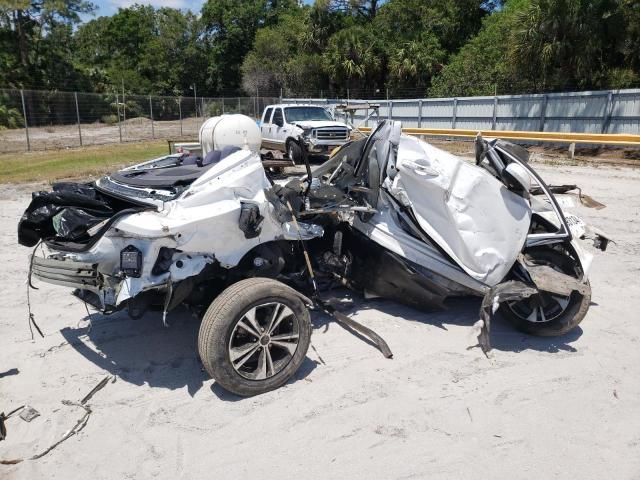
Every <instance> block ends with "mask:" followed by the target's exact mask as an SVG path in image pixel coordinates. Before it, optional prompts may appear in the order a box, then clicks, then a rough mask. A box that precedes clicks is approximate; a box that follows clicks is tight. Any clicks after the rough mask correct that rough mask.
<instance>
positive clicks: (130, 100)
mask: <svg viewBox="0 0 640 480" xmlns="http://www.w3.org/2000/svg"><path fill="white" fill-rule="evenodd" d="M277 102H278V98H272V97H246V98H242V97H241V98H205V97H161V96H154V95H129V94H126V93H124V94H123V93H122V92H119V93H116V92H113V93H105V94H100V93H74V92H48V91H40V90H3V89H0V153H1V152H19V151H30V150H46V149H60V148H68V147H80V146H87V145H99V144H107V143H119V142H132V141H140V140H151V139H165V140H168V139H182V138H184V139H195V138H197V136H198V131H199V130H200V127H201V126H202V123H203V122H204V121H205V120H206V119H207V118H209V117H212V116H216V115H221V114H223V113H242V114H244V115H248V116H250V117H254V118H256V119H258V118H259V116H260V114H261V112H262V110H263V109H264V107H265V105H268V104H270V103H277Z"/></svg>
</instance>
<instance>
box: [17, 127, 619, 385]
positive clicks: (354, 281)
mask: <svg viewBox="0 0 640 480" xmlns="http://www.w3.org/2000/svg"><path fill="white" fill-rule="evenodd" d="M476 149H477V158H476V160H477V162H476V163H477V165H473V164H471V163H468V162H466V161H464V160H462V159H460V158H457V157H455V156H453V155H451V154H449V153H447V152H444V151H442V150H439V149H437V148H435V147H434V146H432V145H430V144H428V143H426V142H424V141H421V140H418V139H416V138H413V137H408V136H403V135H401V125H400V123H399V122H382V123H380V124H379V125H378V127H377V128H376V129H375V130H374V131H373V132H372V134H371V135H370V136H369V137H367V138H364V139H361V140H356V141H353V142H350V143H348V144H346V145H344V146H343V147H342V148H341V149H340V150H339V151H338V152H337V153H336V154H335V155H334V156H333V157H332V158H331V159H330V160H328V161H327V162H326V163H324V164H322V165H321V166H319V167H318V168H317V169H316V170H315V171H314V172H313V173H311V170H310V168H308V169H307V171H308V174H307V175H306V176H305V177H302V178H293V179H289V180H288V181H286V183H285V182H282V181H280V182H274V181H273V180H272V179H270V178H269V177H268V176H267V174H266V173H265V170H264V168H263V166H262V163H261V159H260V156H259V154H257V153H255V152H252V151H249V150H242V149H240V150H237V151H233V149H227V151H226V152H221V153H220V155H217V157H216V161H215V162H212V163H209V164H205V163H203V162H202V161H200V162H198V163H195V164H189V161H188V160H187V159H186V158H185V157H184V156H181V155H170V156H168V157H164V158H161V159H156V160H153V161H151V162H147V163H143V164H140V165H137V166H134V167H130V168H127V169H124V170H121V171H119V172H117V173H114V174H112V175H109V176H106V177H104V178H102V179H100V180H98V181H96V182H95V183H91V184H69V183H63V184H57V185H54V188H53V192H37V193H34V196H33V201H32V203H31V205H30V206H29V207H28V209H27V210H26V212H25V214H24V216H23V218H22V220H21V222H20V225H19V240H20V243H22V244H23V245H25V246H29V247H36V248H35V249H34V253H33V255H32V257H31V268H30V276H32V277H35V278H38V279H39V280H42V281H45V282H49V283H54V284H59V285H63V286H66V287H70V288H73V289H74V294H75V295H76V296H77V297H79V298H80V299H82V300H83V301H85V302H87V303H89V304H91V305H92V306H93V307H95V308H96V309H98V310H100V311H101V312H103V313H105V314H108V313H111V312H114V311H116V310H119V309H122V308H127V309H128V311H129V313H130V315H131V316H133V317H136V316H139V315H142V314H143V313H144V311H145V310H146V309H147V308H149V307H156V308H159V309H161V310H162V311H163V312H164V315H163V320H164V321H166V314H167V312H170V311H171V310H172V309H173V308H175V307H176V306H178V305H180V304H186V305H187V306H189V307H191V308H194V309H197V310H198V311H199V312H204V315H203V319H202V324H201V328H200V333H199V353H200V357H201V359H202V362H203V364H204V366H205V368H206V370H207V372H209V374H211V376H212V377H214V378H215V380H216V381H217V382H219V383H220V384H221V385H222V386H223V387H225V388H226V389H228V390H230V391H232V392H234V393H236V394H239V395H244V396H246V395H254V394H258V393H261V392H265V391H267V390H271V389H274V388H277V387H279V386H281V385H283V384H284V383H285V382H286V381H287V380H288V379H289V378H290V377H291V376H292V375H293V374H294V373H295V371H296V370H297V369H298V367H299V366H300V364H301V363H302V361H303V359H304V357H305V355H306V352H307V349H308V347H309V341H310V335H311V323H310V316H309V311H308V309H309V308H311V307H314V308H319V309H321V310H324V311H325V312H328V313H331V314H333V315H334V317H335V318H336V319H337V320H338V321H340V322H343V323H346V324H348V325H349V326H350V327H352V328H355V329H356V330H358V331H359V332H361V333H363V334H364V335H367V336H369V337H370V338H372V339H373V340H374V342H375V343H376V344H377V345H378V346H379V347H380V348H381V350H382V351H383V353H385V355H386V356H391V352H390V350H389V348H388V346H387V345H386V343H384V340H382V339H381V338H380V337H378V336H377V335H376V334H375V333H374V332H372V331H371V330H369V329H367V328H366V327H363V326H361V325H358V324H357V323H355V322H353V321H352V320H351V319H349V318H348V317H346V316H344V315H342V314H340V313H339V312H336V311H335V310H334V309H333V308H332V307H331V306H330V305H329V304H328V303H327V302H326V292H327V291H328V290H329V289H331V288H332V287H334V286H346V287H349V288H352V289H354V290H356V291H359V292H363V293H367V294H372V295H375V296H379V297H385V298H389V299H393V300H396V301H398V302H402V303H405V304H408V305H410V306H413V307H416V308H422V309H433V308H442V307H443V306H444V301H445V300H446V299H448V298H451V297H458V296H468V295H473V296H479V297H484V301H483V304H482V308H481V312H480V318H481V324H480V325H481V326H482V333H481V335H480V338H479V340H480V345H481V346H483V348H484V349H485V350H487V349H488V348H489V343H488V333H489V332H488V330H489V320H490V317H491V315H492V314H493V313H495V311H496V309H497V308H498V306H499V308H500V310H501V311H502V313H503V314H504V316H505V317H506V318H507V319H509V320H510V321H511V322H513V324H514V326H515V327H516V328H519V329H521V330H523V331H525V332H529V333H532V334H537V335H560V334H563V333H565V332H568V331H569V330H571V329H572V328H574V327H575V326H576V325H578V324H579V323H580V321H581V320H582V319H583V318H584V316H585V315H586V313H587V310H588V308H589V303H590V298H591V287H590V285H589V281H588V273H589V267H590V265H591V259H592V256H591V255H590V254H588V253H587V252H585V251H584V250H583V249H582V248H581V246H580V245H579V243H578V238H579V237H587V236H589V232H588V231H587V229H586V227H585V225H584V224H583V223H582V222H581V221H580V220H579V219H578V218H577V217H574V216H569V215H567V214H565V213H563V211H562V209H561V208H560V206H559V204H558V202H557V200H556V198H555V197H554V194H553V192H552V191H551V189H550V188H549V187H547V186H546V185H545V183H544V182H543V180H542V179H541V178H540V177H539V175H538V174H537V173H536V172H535V171H534V170H533V169H532V168H531V166H530V165H529V164H528V163H527V152H526V150H524V149H522V148H521V147H518V146H515V145H511V144H507V143H504V142H501V141H495V140H494V141H486V140H484V139H482V138H478V139H477V141H476ZM307 167H308V163H307ZM594 237H595V240H596V242H597V243H598V245H599V246H600V247H601V248H602V249H604V248H606V242H607V240H606V239H605V238H604V237H602V236H600V235H599V234H595V235H594Z"/></svg>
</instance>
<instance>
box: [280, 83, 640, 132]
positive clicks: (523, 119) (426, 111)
mask: <svg viewBox="0 0 640 480" xmlns="http://www.w3.org/2000/svg"><path fill="white" fill-rule="evenodd" d="M283 102H287V103H311V104H317V105H328V106H335V105H338V104H345V103H347V100H346V99H319V98H306V99H302V98H289V99H283ZM348 103H349V105H353V104H367V103H369V104H378V105H380V109H379V115H380V117H382V118H392V119H394V120H401V121H402V122H403V126H404V127H418V128H464V129H477V130H522V131H534V132H537V131H541V132H542V131H546V132H574V133H627V134H640V89H633V90H605V91H598V92H571V93H548V94H535V95H500V96H495V97H464V98H463V97H461V98H422V99H409V100H354V99H350V100H348ZM366 114H367V113H366V112H365V111H358V112H357V113H356V114H355V115H354V120H355V121H356V122H357V121H359V120H362V119H364V118H365V116H366Z"/></svg>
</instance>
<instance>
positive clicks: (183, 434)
mask: <svg viewBox="0 0 640 480" xmlns="http://www.w3.org/2000/svg"><path fill="white" fill-rule="evenodd" d="M539 170H540V171H541V173H542V174H543V175H544V177H545V178H546V179H547V180H549V181H550V182H554V183H557V182H571V183H577V184H579V185H581V186H582V187H583V190H584V191H585V192H586V193H588V194H590V195H592V196H593V197H594V198H596V199H597V200H599V201H601V202H603V203H605V204H606V205H607V208H605V209H603V210H593V209H586V208H579V209H576V212H577V213H578V214H579V215H581V216H583V217H584V218H585V219H587V220H588V221H590V222H592V223H593V224H595V225H597V226H599V227H600V228H602V229H604V230H605V231H608V233H610V235H612V236H613V238H614V239H615V241H616V243H615V244H613V245H611V246H610V248H609V250H608V251H607V252H606V253H603V254H601V253H596V258H595V260H594V265H593V270H592V277H591V278H592V280H591V283H592V286H593V304H592V306H591V309H590V312H589V314H588V315H587V317H586V319H585V320H584V322H583V323H582V325H581V328H578V329H577V330H575V331H574V332H572V333H570V334H568V335H566V336H564V337H561V338H533V337H528V336H525V335H522V334H520V333H517V332H515V331H514V330H512V329H511V327H509V326H508V325H507V324H505V323H504V322H502V321H501V320H499V319H498V320H496V321H495V322H494V329H493V332H492V338H493V344H494V348H495V349H494V351H493V352H492V357H491V359H489V360H488V359H487V358H485V357H484V356H483V355H482V353H481V352H480V351H479V350H478V349H471V350H468V349H467V347H468V346H469V345H472V344H474V343H475V342H474V340H473V338H471V325H472V324H473V323H474V322H475V321H476V320H477V310H478V307H479V302H478V301H476V300H468V301H462V302H457V303H452V304H451V305H450V308H449V310H448V311H446V312H439V313H430V314H429V313H422V312H418V311H415V310H411V309H408V308H405V307H401V306H398V305H395V304H393V303H390V302H385V301H374V302H370V303H368V304H367V305H363V304H362V302H361V301H360V300H358V299H356V300H355V301H354V304H353V305H352V307H353V308H352V314H353V315H354V317H355V318H356V319H358V320H359V321H361V322H363V323H364V324H366V325H367V326H369V327H371V328H373V329H374V330H376V331H377V332H378V333H380V334H381V335H382V336H383V337H384V338H385V339H386V340H387V341H388V343H389V345H390V346H391V349H392V350H393V351H394V354H395V357H394V359H393V360H386V359H384V358H383V357H382V355H381V354H380V353H379V352H378V351H376V350H375V349H373V348H372V347H371V346H370V345H368V344H366V343H363V342H362V341H360V340H358V339H357V338H355V337H354V336H352V335H351V334H350V333H348V332H346V331H345V330H343V329H342V328H341V327H339V326H338V325H336V324H333V323H327V318H326V317H324V316H321V315H315V316H314V322H315V330H314V333H313V336H312V343H313V348H312V349H310V350H309V354H308V359H307V360H306V362H305V364H304V365H303V367H302V369H301V371H300V372H299V373H298V375H297V377H296V378H295V380H294V381H292V382H290V383H289V384H288V385H287V386H285V387H284V388H281V389H279V390H277V391H275V392H271V393H268V394H265V395H261V396H259V397H255V398H249V399H241V398H238V397H235V396H233V395H230V394H227V393H225V392H224V391H223V390H221V389H220V388H219V387H218V386H216V384H215V383H214V382H213V381H212V380H210V379H209V378H207V376H206V375H205V374H204V373H203V372H202V371H201V369H200V366H199V364H198V362H197V360H196V356H195V345H196V335H197V331H198V321H197V320H196V319H193V318H191V317H189V316H188V315H187V314H186V313H185V312H178V313H176V314H174V315H172V316H171V317H170V321H171V327H170V328H164V327H163V326H162V324H161V319H160V315H159V314H148V315H146V316H145V317H143V318H142V319H140V320H138V321H132V320H129V319H128V318H127V317H126V315H124V314H116V315H113V316H111V317H103V316H100V315H98V314H93V315H92V324H93V326H92V328H91V329H89V328H88V326H89V322H88V321H87V314H86V312H85V310H84V306H83V305H82V304H80V303H79V302H78V301H76V300H75V299H74V298H73V297H71V296H70V295H68V294H67V292H66V291H65V290H64V289H63V288H61V287H53V286H48V285H39V286H40V290H38V291H32V293H31V302H32V305H33V311H34V314H35V318H36V319H37V321H38V322H39V324H40V326H41V327H42V330H43V331H44V333H45V338H43V339H42V338H36V340H35V341H31V339H30V335H29V328H28V326H27V313H26V303H25V299H26V285H25V279H26V271H27V254H28V253H29V252H28V250H27V249H25V248H23V247H20V246H18V245H17V243H16V233H15V232H16V224H17V221H18V218H19V216H20V214H21V212H22V210H23V208H24V207H25V206H26V204H27V202H28V191H29V190H30V189H25V187H19V188H18V187H10V186H6V185H5V186H3V187H2V188H1V189H0V217H1V220H2V222H1V223H0V244H1V246H2V248H1V249H0V263H1V264H2V265H4V268H3V269H2V271H1V272H0V295H1V298H2V299H3V300H2V302H3V303H2V309H1V310H0V336H1V338H2V347H1V348H0V411H5V412H8V411H10V410H12V409H13V408H15V407H17V406H19V405H22V404H24V403H27V404H30V405H32V406H33V407H35V408H36V409H37V410H38V411H39V412H40V413H41V416H40V417H38V418H36V419H35V420H33V421H32V422H31V423H26V422H24V421H22V420H21V419H19V418H18V417H13V418H11V419H9V420H8V421H7V428H8V438H7V439H6V440H5V441H3V442H1V443H0V459H2V460H7V459H13V458H18V457H27V456H30V455H33V454H34V453H36V452H40V451H42V450H43V449H45V448H46V447H47V446H49V445H50V444H52V443H53V442H54V441H55V440H57V439H58V438H60V437H61V436H62V435H63V434H64V433H65V432H66V431H67V430H68V429H69V428H71V427H72V426H73V425H74V424H75V423H76V421H77V419H78V418H80V416H81V414H82V413H83V411H82V410H80V409H79V408H76V407H70V406H65V405H63V404H62V403H61V401H62V400H65V399H67V400H75V401H77V400H79V399H80V398H82V397H83V396H84V395H85V394H86V393H87V392H89V391H90V390H91V389H92V388H93V387H94V386H95V385H96V384H97V383H98V382H99V381H100V380H101V379H102V378H103V377H104V376H105V375H106V374H110V375H114V376H115V377H116V379H117V380H116V381H115V383H109V384H107V386H106V387H105V388H104V389H103V390H102V391H100V392H98V393H97V394H96V395H95V397H94V398H93V399H92V400H91V401H90V402H89V403H90V404H91V407H92V409H93V414H92V415H91V417H90V418H89V421H88V424H87V425H86V427H85V428H84V430H82V432H81V433H80V434H78V435H76V436H74V437H71V438H70V439H69V440H67V441H66V442H64V443H62V444H61V445H60V446H59V447H58V448H57V449H55V450H53V451H51V452H50V453H49V454H47V455H46V456H44V457H43V458H41V459H39V460H31V461H25V462H23V463H21V464H18V465H12V466H4V465H0V477H2V478H3V479H6V480H9V479H18V478H20V479H29V480H34V479H38V478H47V479H56V478H59V479H68V478H91V479H95V480H98V479H103V478H104V479H113V478H122V479H123V478H128V479H147V478H172V479H173V478H198V477H200V478H202V477H205V476H206V477H209V478H237V479H241V478H254V477H259V478H263V479H270V478H280V479H282V478H304V479H309V478H318V479H326V478H348V479H371V478H389V479H408V478H455V479H467V478H468V479H471V478H473V479H478V478H497V479H501V478H509V479H520V478H523V479H524V478H541V479H549V478H580V479H601V478H615V479H638V478H640V381H639V379H640V322H639V320H640V316H639V314H638V312H639V311H640V280H639V277H640V243H639V238H640V170H631V169H623V168H611V167H607V168H592V167H567V166H548V165H541V166H540V167H539ZM592 251H593V250H592ZM358 307H361V308H360V309H358Z"/></svg>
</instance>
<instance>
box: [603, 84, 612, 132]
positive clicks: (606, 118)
mask: <svg viewBox="0 0 640 480" xmlns="http://www.w3.org/2000/svg"><path fill="white" fill-rule="evenodd" d="M612 115H613V92H612V91H611V90H609V93H608V94H607V104H606V105H605V107H604V112H603V113H602V127H601V129H600V132H601V133H607V130H609V125H611V116H612Z"/></svg>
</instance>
